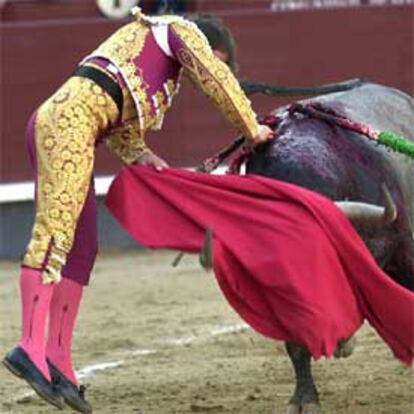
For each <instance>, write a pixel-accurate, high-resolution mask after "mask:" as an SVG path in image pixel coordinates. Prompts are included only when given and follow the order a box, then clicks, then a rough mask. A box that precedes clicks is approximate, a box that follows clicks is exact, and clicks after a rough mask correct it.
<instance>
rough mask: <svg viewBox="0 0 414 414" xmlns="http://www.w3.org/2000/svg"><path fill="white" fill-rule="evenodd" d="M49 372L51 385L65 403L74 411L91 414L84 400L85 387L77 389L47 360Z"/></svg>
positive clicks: (89, 407) (88, 405)
mask: <svg viewBox="0 0 414 414" xmlns="http://www.w3.org/2000/svg"><path fill="white" fill-rule="evenodd" d="M47 363H48V365H49V372H50V375H51V376H52V383H53V385H54V386H55V388H56V390H57V392H59V394H60V395H61V396H62V397H63V400H64V401H65V403H66V404H67V405H68V406H69V407H70V408H72V409H73V410H75V411H78V412H80V413H84V414H90V413H92V406H91V405H90V404H89V403H88V401H86V399H85V387H84V386H82V385H81V386H80V387H79V388H78V387H77V386H76V385H75V384H74V383H73V382H71V381H70V380H68V379H67V378H66V377H65V376H64V375H63V374H62V373H61V372H60V371H59V369H58V368H56V367H55V366H54V365H53V364H52V363H51V362H50V361H49V360H48V361H47Z"/></svg>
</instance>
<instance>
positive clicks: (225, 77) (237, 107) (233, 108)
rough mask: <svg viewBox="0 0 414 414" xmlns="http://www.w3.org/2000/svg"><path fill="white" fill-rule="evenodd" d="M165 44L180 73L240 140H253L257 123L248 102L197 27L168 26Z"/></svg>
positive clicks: (182, 23) (174, 24)
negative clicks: (203, 96)
mask: <svg viewBox="0 0 414 414" xmlns="http://www.w3.org/2000/svg"><path fill="white" fill-rule="evenodd" d="M169 44H170V47H171V50H172V51H173V53H174V54H175V56H176V58H177V59H178V60H179V62H180V63H181V65H182V66H183V68H184V73H185V74H186V75H187V76H189V77H190V79H191V80H192V81H193V82H195V84H196V85H198V86H199V87H200V88H201V90H202V91H203V92H204V93H205V94H206V95H207V96H208V97H209V98H210V99H211V100H212V101H213V103H214V104H215V105H216V106H217V107H218V109H219V110H220V111H221V112H222V113H223V115H224V116H225V117H226V118H227V119H228V120H229V121H230V122H231V123H232V124H233V125H234V126H235V127H236V128H237V129H238V130H239V131H240V132H241V133H242V134H243V135H244V136H246V137H247V138H250V139H252V138H254V137H255V136H256V134H257V132H258V123H257V120H256V114H255V113H254V112H253V110H252V108H251V104H250V101H249V100H248V99H247V97H246V95H245V94H244V92H243V91H242V89H241V87H240V85H239V83H238V81H237V79H236V78H235V77H234V75H233V73H232V72H231V70H230V69H229V67H228V66H227V65H226V64H225V63H224V62H222V61H221V60H220V59H218V58H217V57H216V56H215V55H214V54H213V51H212V50H211V48H210V45H209V44H208V41H207V39H206V38H205V37H204V35H203V34H202V33H201V32H200V31H199V30H198V29H197V27H195V25H194V26H193V25H191V24H188V23H186V22H176V23H172V24H170V26H169Z"/></svg>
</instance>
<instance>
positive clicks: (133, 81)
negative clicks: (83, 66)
mask: <svg viewBox="0 0 414 414" xmlns="http://www.w3.org/2000/svg"><path fill="white" fill-rule="evenodd" d="M149 30H150V29H149V28H148V27H147V26H146V25H145V24H144V23H142V22H138V21H134V22H132V23H129V24H127V25H125V26H123V27H121V28H120V29H119V30H117V31H116V32H115V33H114V34H113V35H112V36H111V37H109V39H107V40H106V41H105V42H103V43H102V44H101V45H100V46H99V47H98V48H97V49H96V50H95V51H94V52H92V54H91V55H89V56H88V57H86V58H85V59H89V58H90V57H94V56H96V57H103V58H105V59H108V60H109V61H110V62H112V63H113V64H114V65H115V66H116V67H117V68H118V69H119V70H120V72H121V74H122V76H123V77H124V79H125V82H126V83H127V85H128V89H129V91H130V93H131V95H132V98H133V99H134V102H135V106H136V111H137V112H138V120H139V123H138V126H139V128H140V130H141V133H143V132H144V131H145V130H146V129H147V128H148V127H149V124H150V123H151V121H152V119H151V117H150V112H151V106H150V103H149V102H148V100H147V93H146V90H147V88H148V85H147V84H146V83H145V82H144V80H143V78H142V74H141V73H137V68H136V66H135V64H134V62H133V58H134V57H136V56H139V54H140V53H141V51H142V49H143V47H144V44H145V38H146V37H147V35H148V33H149Z"/></svg>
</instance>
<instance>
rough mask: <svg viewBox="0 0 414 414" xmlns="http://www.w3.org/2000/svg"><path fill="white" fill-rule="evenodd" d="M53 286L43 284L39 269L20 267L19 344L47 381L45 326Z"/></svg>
mask: <svg viewBox="0 0 414 414" xmlns="http://www.w3.org/2000/svg"><path fill="white" fill-rule="evenodd" d="M54 287H55V286H54V285H52V284H47V285H45V284H43V282H42V274H41V272H40V271H39V270H34V269H30V268H25V267H23V268H22V270H21V273H20V295H21V303H22V335H21V338H20V342H19V346H20V347H21V348H22V349H23V350H24V351H25V352H26V353H27V355H28V356H29V358H30V359H31V361H32V362H33V363H34V364H35V365H36V367H37V368H38V369H39V370H40V371H41V372H42V374H43V375H44V376H45V377H46V378H47V379H48V380H49V381H50V374H49V370H48V367H47V364H46V359H45V327H46V318H47V315H48V313H49V305H50V301H51V298H52V293H53V289H54Z"/></svg>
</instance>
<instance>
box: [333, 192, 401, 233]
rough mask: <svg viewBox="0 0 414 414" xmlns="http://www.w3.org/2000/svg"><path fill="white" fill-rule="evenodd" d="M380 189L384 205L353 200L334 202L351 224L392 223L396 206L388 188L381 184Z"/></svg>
mask: <svg viewBox="0 0 414 414" xmlns="http://www.w3.org/2000/svg"><path fill="white" fill-rule="evenodd" d="M382 189H383V192H384V198H385V207H381V206H377V205H375V204H368V203H360V202H354V201H337V202H335V204H336V205H337V207H339V208H340V209H341V210H342V212H343V213H344V214H345V215H346V216H347V217H348V219H349V220H350V221H351V222H352V223H353V224H369V225H373V226H383V225H385V224H389V223H392V222H393V221H394V220H395V219H396V218H397V208H396V207H395V204H394V201H393V199H392V197H391V194H390V192H389V191H388V189H387V188H386V187H385V186H382Z"/></svg>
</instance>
